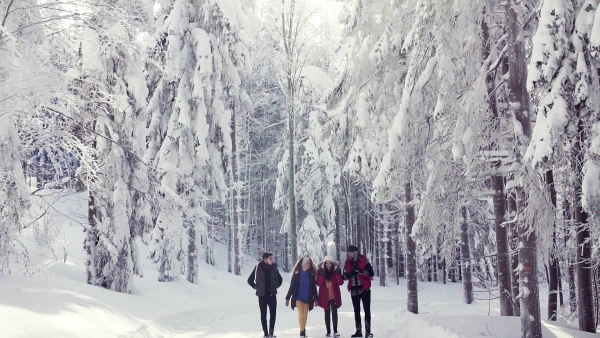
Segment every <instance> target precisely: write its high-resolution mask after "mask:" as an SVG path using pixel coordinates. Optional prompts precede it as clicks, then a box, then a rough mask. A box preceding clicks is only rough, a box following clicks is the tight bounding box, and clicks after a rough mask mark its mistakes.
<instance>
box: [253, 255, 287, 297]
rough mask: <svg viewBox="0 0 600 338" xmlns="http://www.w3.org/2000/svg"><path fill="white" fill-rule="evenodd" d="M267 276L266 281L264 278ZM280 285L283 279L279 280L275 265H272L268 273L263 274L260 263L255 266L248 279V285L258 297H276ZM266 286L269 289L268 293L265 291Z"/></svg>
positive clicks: (279, 276)
mask: <svg viewBox="0 0 600 338" xmlns="http://www.w3.org/2000/svg"><path fill="white" fill-rule="evenodd" d="M267 275H268V276H269V280H268V281H267V280H266V279H265V276H267ZM282 283H283V278H281V274H280V273H279V270H278V269H277V263H273V265H272V266H271V271H270V273H265V271H264V269H263V263H262V262H260V263H258V264H257V265H256V267H255V268H254V269H253V270H252V273H251V274H250V276H249V277H248V285H250V286H251V287H252V288H253V289H255V290H256V295H257V296H259V297H262V296H272V295H276V294H277V289H278V288H279V287H280V286H281V284H282ZM267 286H268V287H269V289H270V290H268V292H267V290H266V287H267Z"/></svg>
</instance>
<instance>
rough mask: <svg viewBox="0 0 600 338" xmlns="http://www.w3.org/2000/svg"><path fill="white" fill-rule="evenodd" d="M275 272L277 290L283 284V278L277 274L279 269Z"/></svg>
mask: <svg viewBox="0 0 600 338" xmlns="http://www.w3.org/2000/svg"><path fill="white" fill-rule="evenodd" d="M275 271H277V288H279V287H280V286H281V284H283V277H281V274H280V273H279V269H277V270H275Z"/></svg>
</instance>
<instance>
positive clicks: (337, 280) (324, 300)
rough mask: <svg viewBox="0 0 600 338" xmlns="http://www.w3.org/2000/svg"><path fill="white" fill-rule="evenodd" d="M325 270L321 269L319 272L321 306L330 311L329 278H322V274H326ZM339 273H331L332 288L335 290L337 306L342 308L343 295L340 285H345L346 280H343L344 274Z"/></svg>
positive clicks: (334, 296) (334, 298)
mask: <svg viewBox="0 0 600 338" xmlns="http://www.w3.org/2000/svg"><path fill="white" fill-rule="evenodd" d="M323 269H324V268H320V269H319V271H317V285H318V286H319V306H320V307H322V308H324V309H325V310H329V295H328V292H327V278H326V277H325V276H322V275H321V273H324V272H325V271H324V270H323ZM337 271H338V272H336V271H335V269H334V271H332V272H331V288H332V289H333V300H334V301H335V306H336V307H337V308H339V307H340V306H342V294H341V293H340V285H344V279H343V278H342V274H341V273H339V270H337Z"/></svg>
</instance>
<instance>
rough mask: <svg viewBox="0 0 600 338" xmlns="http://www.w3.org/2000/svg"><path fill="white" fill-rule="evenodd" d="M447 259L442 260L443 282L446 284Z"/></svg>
mask: <svg viewBox="0 0 600 338" xmlns="http://www.w3.org/2000/svg"><path fill="white" fill-rule="evenodd" d="M446 280H447V278H446V258H444V259H443V260H442V282H443V283H444V284H446Z"/></svg>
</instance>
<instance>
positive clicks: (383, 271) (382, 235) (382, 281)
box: [379, 204, 388, 286]
mask: <svg viewBox="0 0 600 338" xmlns="http://www.w3.org/2000/svg"><path fill="white" fill-rule="evenodd" d="M381 212H382V222H381V224H380V225H379V229H380V232H379V241H380V243H381V248H380V250H379V286H387V264H386V257H385V247H386V244H387V242H388V239H387V235H386V228H387V224H388V210H387V207H386V206H385V204H384V205H382V206H381Z"/></svg>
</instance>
